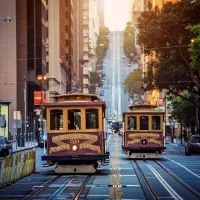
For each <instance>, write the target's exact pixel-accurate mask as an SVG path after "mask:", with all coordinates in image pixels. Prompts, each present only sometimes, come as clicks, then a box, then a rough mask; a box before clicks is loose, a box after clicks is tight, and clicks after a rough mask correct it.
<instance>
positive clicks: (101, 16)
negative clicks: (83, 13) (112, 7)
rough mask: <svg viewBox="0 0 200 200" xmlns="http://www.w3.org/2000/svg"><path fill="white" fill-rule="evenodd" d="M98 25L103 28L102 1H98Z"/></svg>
mask: <svg viewBox="0 0 200 200" xmlns="http://www.w3.org/2000/svg"><path fill="white" fill-rule="evenodd" d="M98 16H99V25H100V26H104V0H98Z"/></svg>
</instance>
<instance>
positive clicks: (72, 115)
mask: <svg viewBox="0 0 200 200" xmlns="http://www.w3.org/2000/svg"><path fill="white" fill-rule="evenodd" d="M68 129H69V130H79V129H81V110H79V109H72V110H68Z"/></svg>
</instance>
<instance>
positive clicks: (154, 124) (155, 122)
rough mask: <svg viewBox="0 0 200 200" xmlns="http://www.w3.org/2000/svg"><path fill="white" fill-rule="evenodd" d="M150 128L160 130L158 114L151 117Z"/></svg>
mask: <svg viewBox="0 0 200 200" xmlns="http://www.w3.org/2000/svg"><path fill="white" fill-rule="evenodd" d="M152 130H160V116H153V117H152Z"/></svg>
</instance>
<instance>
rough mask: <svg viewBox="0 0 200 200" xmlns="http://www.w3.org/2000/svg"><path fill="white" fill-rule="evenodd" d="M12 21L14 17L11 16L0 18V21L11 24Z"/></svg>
mask: <svg viewBox="0 0 200 200" xmlns="http://www.w3.org/2000/svg"><path fill="white" fill-rule="evenodd" d="M11 20H12V17H10V16H3V17H0V21H5V22H11Z"/></svg>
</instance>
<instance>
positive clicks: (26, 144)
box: [12, 140, 38, 153]
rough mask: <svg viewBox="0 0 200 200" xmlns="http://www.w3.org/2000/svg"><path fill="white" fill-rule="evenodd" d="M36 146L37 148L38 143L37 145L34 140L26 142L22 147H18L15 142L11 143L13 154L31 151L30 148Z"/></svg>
mask: <svg viewBox="0 0 200 200" xmlns="http://www.w3.org/2000/svg"><path fill="white" fill-rule="evenodd" d="M37 146H38V143H37V141H36V140H33V141H26V142H25V145H24V147H20V146H18V145H17V141H13V143H12V148H13V153H16V152H20V151H25V150H28V149H32V148H36V147H37Z"/></svg>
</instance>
